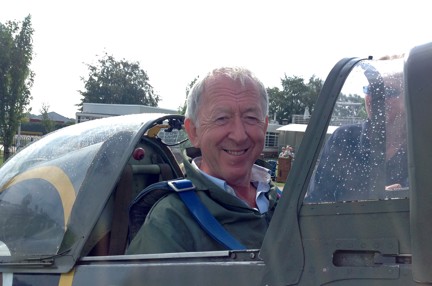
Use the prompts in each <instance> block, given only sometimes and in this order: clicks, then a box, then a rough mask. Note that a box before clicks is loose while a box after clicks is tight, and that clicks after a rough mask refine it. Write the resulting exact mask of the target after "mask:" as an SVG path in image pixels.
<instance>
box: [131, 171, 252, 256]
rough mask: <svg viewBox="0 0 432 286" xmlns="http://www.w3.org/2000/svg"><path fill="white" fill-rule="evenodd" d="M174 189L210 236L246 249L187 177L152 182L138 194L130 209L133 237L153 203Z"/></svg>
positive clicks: (231, 246) (238, 248)
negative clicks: (218, 219) (203, 201)
mask: <svg viewBox="0 0 432 286" xmlns="http://www.w3.org/2000/svg"><path fill="white" fill-rule="evenodd" d="M172 191H175V192H176V193H177V194H178V195H179V197H180V199H181V200H182V201H183V203H184V204H185V206H186V207H187V209H188V210H189V212H190V213H191V215H192V216H193V217H194V218H195V220H196V221H197V222H198V224H199V225H200V226H201V228H202V229H204V231H205V232H206V233H207V234H208V235H210V237H212V238H213V239H214V240H216V241H217V242H219V243H220V244H221V245H223V246H225V247H226V248H227V249H230V250H244V249H246V247H245V246H243V245H242V244H241V243H240V242H238V241H237V240H236V239H235V238H234V237H233V236H232V235H231V234H230V233H229V232H228V231H227V230H226V229H225V228H223V226H222V225H221V224H220V223H219V222H218V221H217V220H216V218H215V217H214V216H213V215H212V214H211V213H210V212H209V210H208V209H207V208H206V207H205V206H204V205H203V203H202V202H201V200H200V199H199V197H198V195H197V194H196V192H195V191H196V188H195V186H194V185H193V184H192V182H191V181H190V180H187V179H179V180H173V181H164V182H158V183H155V184H152V185H150V186H149V187H147V188H146V189H144V190H143V191H142V192H141V193H140V194H139V195H138V196H137V198H136V199H135V200H134V201H133V202H132V205H131V207H130V209H129V219H130V237H131V238H133V237H134V236H135V235H136V233H137V232H138V230H139V228H140V227H141V225H142V224H143V223H144V220H145V217H146V216H147V213H148V212H149V211H150V208H151V207H152V205H153V204H154V203H156V202H157V201H158V200H159V199H160V198H161V197H163V196H165V195H166V194H168V192H172ZM153 192H154V193H153ZM144 196H146V197H147V198H146V199H145V202H146V203H145V204H143V203H142V198H143V197H144Z"/></svg>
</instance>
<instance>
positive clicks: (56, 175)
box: [0, 166, 75, 227]
mask: <svg viewBox="0 0 432 286" xmlns="http://www.w3.org/2000/svg"><path fill="white" fill-rule="evenodd" d="M30 179H43V180H46V181H47V182H49V183H51V184H52V185H53V186H54V188H55V189H56V191H57V192H58V194H59V196H60V199H61V201H62V205H63V214H64V215H63V216H64V226H65V227H66V224H67V221H68V220H69V216H70V213H71V211H72V206H73V204H74V202H75V189H74V187H73V185H72V182H71V181H70V179H69V177H68V176H67V175H66V174H65V172H64V171H63V170H62V169H60V168H59V167H56V166H47V167H40V168H37V169H33V170H29V171H26V172H24V173H21V174H19V175H18V176H16V177H14V178H12V179H11V180H10V181H9V182H8V183H7V184H6V185H5V186H4V187H3V188H2V189H1V190H0V192H2V191H4V190H5V189H7V188H9V187H11V186H13V185H15V184H17V183H19V182H22V181H26V180H30Z"/></svg>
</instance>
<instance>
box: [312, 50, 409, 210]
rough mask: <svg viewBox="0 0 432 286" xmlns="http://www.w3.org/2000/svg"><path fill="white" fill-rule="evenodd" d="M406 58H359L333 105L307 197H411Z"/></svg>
mask: <svg viewBox="0 0 432 286" xmlns="http://www.w3.org/2000/svg"><path fill="white" fill-rule="evenodd" d="M402 70H403V59H402V58H398V59H386V60H376V61H373V60H370V61H364V62H361V63H359V64H358V65H357V66H356V67H355V68H354V69H353V70H352V72H351V74H350V76H349V77H348V78H347V81H346V82H345V85H344V87H343V89H342V92H341V93H340V95H339V98H338V100H337V103H336V106H335V108H334V111H333V114H332V119H331V122H330V126H329V128H328V130H327V140H326V142H325V143H324V146H323V148H322V150H321V155H320V156H319V158H318V161H317V165H316V167H315V170H314V173H313V175H312V177H311V181H310V184H309V189H308V192H307V195H306V198H305V202H307V203H331V202H341V201H364V200H377V199H394V198H406V197H407V195H408V189H407V187H408V168H407V148H406V143H407V132H406V115H405V105H404V92H403V72H402Z"/></svg>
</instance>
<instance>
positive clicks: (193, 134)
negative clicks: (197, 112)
mask: <svg viewBox="0 0 432 286" xmlns="http://www.w3.org/2000/svg"><path fill="white" fill-rule="evenodd" d="M184 127H185V129H186V133H187V135H188V137H189V141H190V142H191V143H192V145H193V146H194V147H197V148H199V147H200V146H199V139H198V134H197V128H196V126H195V124H194V123H193V122H192V120H191V119H190V118H186V119H185V121H184Z"/></svg>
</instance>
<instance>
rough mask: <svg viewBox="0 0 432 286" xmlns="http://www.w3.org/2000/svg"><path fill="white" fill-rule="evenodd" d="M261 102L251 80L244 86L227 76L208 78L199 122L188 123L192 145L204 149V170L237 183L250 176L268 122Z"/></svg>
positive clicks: (228, 181)
mask: <svg viewBox="0 0 432 286" xmlns="http://www.w3.org/2000/svg"><path fill="white" fill-rule="evenodd" d="M261 102H262V97H261V95H260V94H259V90H258V88H257V86H256V85H255V83H253V82H252V81H250V80H247V81H246V82H245V84H244V85H242V84H241V83H240V82H238V81H233V80H232V79H229V78H227V77H224V76H217V77H215V78H212V79H210V80H208V81H207V83H206V85H205V87H204V93H203V94H202V97H201V99H200V105H199V107H198V110H199V111H198V117H197V118H198V119H197V121H198V122H197V124H194V123H193V122H192V121H191V120H189V119H187V120H186V122H185V126H186V131H187V133H188V135H189V138H190V140H191V142H192V144H193V145H194V146H195V147H198V148H200V149H201V154H202V162H201V166H200V168H201V170H203V171H204V172H206V173H207V174H209V175H212V176H214V177H217V178H220V179H223V180H225V181H227V183H228V184H233V185H236V184H241V183H242V182H243V183H244V182H245V181H248V180H249V179H250V173H251V168H252V165H253V164H254V162H255V160H256V159H257V158H258V157H259V156H260V154H261V152H262V150H263V148H264V141H265V135H266V130H267V125H268V117H267V116H266V115H265V111H264V110H263V108H262V106H261Z"/></svg>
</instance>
